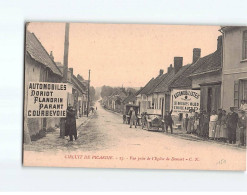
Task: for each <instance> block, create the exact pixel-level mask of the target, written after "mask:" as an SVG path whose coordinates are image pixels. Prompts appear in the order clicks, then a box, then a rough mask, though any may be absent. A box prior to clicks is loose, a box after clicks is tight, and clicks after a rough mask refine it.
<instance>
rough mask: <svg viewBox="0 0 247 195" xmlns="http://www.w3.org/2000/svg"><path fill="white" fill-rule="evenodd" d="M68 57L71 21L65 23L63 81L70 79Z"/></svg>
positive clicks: (63, 132) (61, 132)
mask: <svg viewBox="0 0 247 195" xmlns="http://www.w3.org/2000/svg"><path fill="white" fill-rule="evenodd" d="M68 58H69V23H66V24H65V39H64V58H63V82H64V83H67V81H68ZM64 134H65V118H60V138H63V139H64Z"/></svg>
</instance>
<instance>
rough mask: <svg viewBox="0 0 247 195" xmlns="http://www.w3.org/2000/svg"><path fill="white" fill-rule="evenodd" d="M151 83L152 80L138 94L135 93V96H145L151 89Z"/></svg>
mask: <svg viewBox="0 0 247 195" xmlns="http://www.w3.org/2000/svg"><path fill="white" fill-rule="evenodd" d="M153 81H154V78H152V79H151V80H150V81H148V83H147V84H146V85H145V86H144V87H143V88H142V89H141V90H140V91H139V92H137V93H136V95H139V94H146V93H147V92H148V91H149V90H150V89H151V88H152V83H153Z"/></svg>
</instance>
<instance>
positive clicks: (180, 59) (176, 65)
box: [174, 57, 183, 74]
mask: <svg viewBox="0 0 247 195" xmlns="http://www.w3.org/2000/svg"><path fill="white" fill-rule="evenodd" d="M182 66H183V57H174V71H175V74H176V73H177V72H178V71H179V70H180V68H182Z"/></svg>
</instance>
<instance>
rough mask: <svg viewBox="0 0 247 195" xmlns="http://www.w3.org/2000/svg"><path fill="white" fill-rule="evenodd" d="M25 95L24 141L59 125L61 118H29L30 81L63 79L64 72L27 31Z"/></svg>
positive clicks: (57, 80) (56, 81)
mask: <svg viewBox="0 0 247 195" xmlns="http://www.w3.org/2000/svg"><path fill="white" fill-rule="evenodd" d="M24 69H25V70H24V72H25V89H24V90H25V96H24V98H25V99H24V142H25V141H26V140H30V139H29V138H28V137H30V138H31V140H36V139H37V138H39V137H40V136H42V135H43V134H44V133H45V131H46V130H47V129H49V128H54V127H55V126H59V122H60V119H59V118H27V113H26V112H27V97H28V96H27V93H28V83H29V82H53V83H59V82H61V81H62V73H61V71H60V70H59V68H58V67H57V65H56V63H55V62H54V58H53V56H52V52H51V55H49V54H48V53H47V51H46V50H45V48H44V47H43V46H42V44H41V43H40V41H39V40H38V39H37V37H36V36H35V34H33V33H31V32H29V31H26V51H25V67H24Z"/></svg>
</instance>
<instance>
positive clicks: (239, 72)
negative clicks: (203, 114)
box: [221, 27, 247, 111]
mask: <svg viewBox="0 0 247 195" xmlns="http://www.w3.org/2000/svg"><path fill="white" fill-rule="evenodd" d="M244 30H247V27H239V28H236V29H234V30H231V31H227V32H225V33H224V36H223V48H224V49H223V70H222V74H223V78H222V98H221V102H222V107H223V109H225V110H227V111H229V108H230V107H231V106H234V82H235V81H237V80H238V79H247V61H246V60H245V61H243V60H242V46H243V45H242V41H243V39H242V38H243V31H244Z"/></svg>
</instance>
